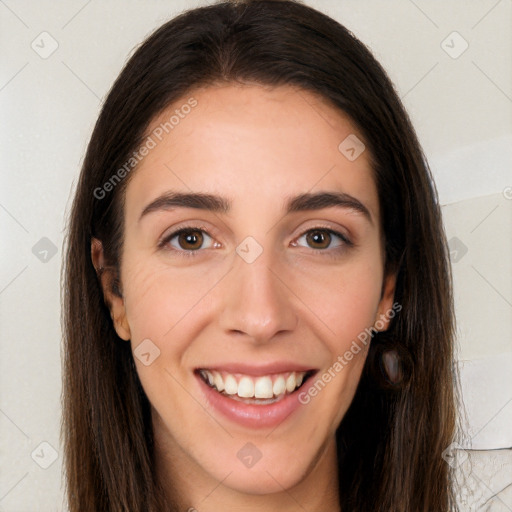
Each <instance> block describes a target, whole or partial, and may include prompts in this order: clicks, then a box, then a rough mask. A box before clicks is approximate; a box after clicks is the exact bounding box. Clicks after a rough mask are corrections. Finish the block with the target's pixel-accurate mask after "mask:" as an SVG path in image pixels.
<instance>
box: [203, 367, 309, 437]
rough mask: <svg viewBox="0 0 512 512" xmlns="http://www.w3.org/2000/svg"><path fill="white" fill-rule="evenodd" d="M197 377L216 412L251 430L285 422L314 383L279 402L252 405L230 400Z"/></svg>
mask: <svg viewBox="0 0 512 512" xmlns="http://www.w3.org/2000/svg"><path fill="white" fill-rule="evenodd" d="M196 377H197V379H198V380H199V385H200V387H201V391H202V392H203V393H204V395H205V397H206V400H207V401H208V403H209V404H211V406H212V407H213V408H214V409H215V410H217V411H219V412H220V413H221V414H223V415H224V416H225V417H227V418H228V419H230V420H231V421H234V422H235V423H238V424H239V425H243V426H245V427H250V428H264V427H276V426H277V425H279V424H280V423H282V422H283V421H285V420H286V419H287V418H289V417H290V416H291V415H292V413H293V412H294V411H296V410H297V409H298V408H299V407H300V406H301V405H302V404H301V403H300V402H299V400H298V396H299V393H301V392H303V391H304V390H305V389H306V388H307V387H309V385H310V384H311V382H312V379H308V380H307V381H306V382H305V383H304V385H302V386H301V387H300V388H298V389H297V390H296V391H294V392H293V393H291V394H289V395H286V396H285V397H284V398H282V399H281V400H279V402H274V403H272V404H266V405H252V404H246V403H245V402H239V401H238V400H233V399H232V398H228V397H227V396H225V395H223V394H221V393H219V392H218V391H216V390H215V389H213V388H211V387H210V386H208V384H206V382H204V381H203V379H202V378H201V377H200V376H199V375H196Z"/></svg>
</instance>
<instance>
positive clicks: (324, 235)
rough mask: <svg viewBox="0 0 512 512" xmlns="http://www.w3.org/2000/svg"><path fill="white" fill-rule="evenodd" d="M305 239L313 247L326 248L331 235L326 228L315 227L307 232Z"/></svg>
mask: <svg viewBox="0 0 512 512" xmlns="http://www.w3.org/2000/svg"><path fill="white" fill-rule="evenodd" d="M306 240H307V241H308V243H310V244H311V247H312V248H313V249H326V248H327V247H329V244H330V243H331V235H330V233H329V232H328V231H327V230H320V229H315V230H313V231H309V232H308V234H307V235H306Z"/></svg>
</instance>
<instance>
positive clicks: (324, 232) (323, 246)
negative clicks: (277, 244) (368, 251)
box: [292, 227, 354, 256]
mask: <svg viewBox="0 0 512 512" xmlns="http://www.w3.org/2000/svg"><path fill="white" fill-rule="evenodd" d="M304 239H305V242H304V241H302V240H304ZM304 244H306V245H304ZM292 245H293V246H294V247H296V246H297V245H300V246H303V247H305V246H306V247H309V248H310V249H312V250H313V252H314V253H315V252H316V253H317V254H321V255H328V256H337V255H340V254H342V253H344V252H345V251H346V250H348V249H349V248H351V247H353V245H354V244H353V243H352V242H351V241H350V240H349V239H348V238H347V237H346V236H345V235H343V234H342V233H339V232H338V231H334V230H332V229H329V228H322V227H318V228H313V229H309V230H308V231H305V232H304V233H303V234H302V235H301V236H300V237H299V238H297V241H296V242H294V243H293V244H292Z"/></svg>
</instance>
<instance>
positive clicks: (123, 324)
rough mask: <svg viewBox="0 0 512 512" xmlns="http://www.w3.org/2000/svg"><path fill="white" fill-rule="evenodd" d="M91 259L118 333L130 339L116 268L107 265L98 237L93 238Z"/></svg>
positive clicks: (121, 336) (122, 337) (126, 339)
mask: <svg viewBox="0 0 512 512" xmlns="http://www.w3.org/2000/svg"><path fill="white" fill-rule="evenodd" d="M91 259H92V263H93V266H94V268H95V269H96V274H97V275H98V279H99V281H100V284H101V288H102V291H103V299H104V301H105V304H106V305H107V307H108V308H109V310H110V317H111V318H112V323H113V324H114V329H115V330H116V333H117V335H118V336H119V337H120V338H121V339H123V340H125V341H129V340H130V338H131V333H130V325H129V323H128V318H127V315H126V308H125V304H124V299H123V297H122V295H121V294H120V293H118V292H117V285H116V284H115V283H116V278H117V276H116V275H115V272H116V271H115V269H112V268H110V267H108V266H106V265H105V257H104V254H103V244H102V243H101V240H98V239H97V238H92V239H91Z"/></svg>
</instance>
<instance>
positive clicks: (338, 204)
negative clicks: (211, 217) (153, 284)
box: [139, 191, 373, 224]
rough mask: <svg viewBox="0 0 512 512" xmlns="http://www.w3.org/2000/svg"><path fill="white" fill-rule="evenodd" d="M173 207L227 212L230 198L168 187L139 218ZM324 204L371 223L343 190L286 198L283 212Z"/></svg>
mask: <svg viewBox="0 0 512 512" xmlns="http://www.w3.org/2000/svg"><path fill="white" fill-rule="evenodd" d="M175 208H196V209H199V210H208V211H211V212H215V213H228V212H229V211H230V210H231V201H230V200H229V199H227V198H225V197H221V196H217V195H214V194H206V193H202V192H187V193H183V192H174V191H168V192H166V193H165V194H163V195H161V196H159V197H157V198H156V199H155V200H154V201H152V202H151V203H149V204H148V205H147V206H146V207H145V208H144V210H143V211H142V213H141V215H140V218H139V221H140V220H141V219H142V218H143V217H144V216H145V215H147V214H149V213H151V212H155V211H161V210H174V209H175ZM323 208H344V209H348V210H352V211H354V212H356V213H359V214H361V215H363V217H365V218H366V219H367V220H368V221H369V222H370V223H371V224H373V219H372V216H371V214H370V211H369V209H368V208H367V207H366V206H365V205H364V204H363V203H362V202H361V201H359V200H358V199H356V198H355V197H353V196H351V195H349V194H346V193H344V192H317V193H314V194H311V193H304V194H299V195H297V196H294V197H291V198H288V199H287V200H286V201H285V208H284V210H285V212H286V213H293V212H302V211H309V210H321V209H323Z"/></svg>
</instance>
